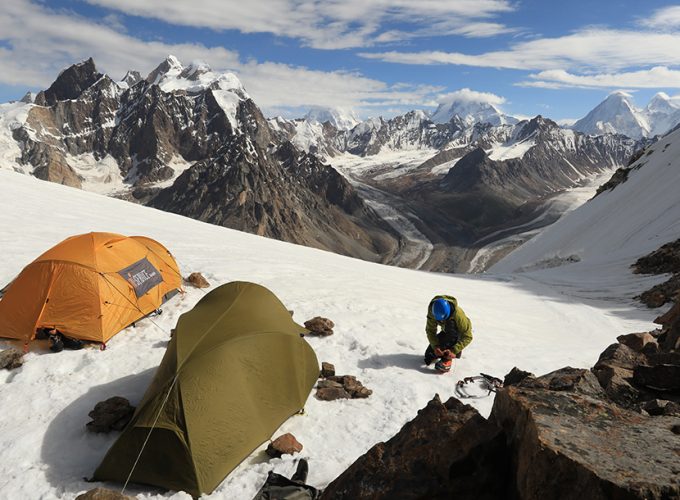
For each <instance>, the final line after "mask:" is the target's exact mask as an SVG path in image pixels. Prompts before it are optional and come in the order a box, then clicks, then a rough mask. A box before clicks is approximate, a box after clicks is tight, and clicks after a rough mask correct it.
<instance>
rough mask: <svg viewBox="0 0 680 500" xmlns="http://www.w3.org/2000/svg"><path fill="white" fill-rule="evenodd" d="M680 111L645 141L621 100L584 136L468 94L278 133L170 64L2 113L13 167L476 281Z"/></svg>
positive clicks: (257, 113) (202, 76) (3, 162)
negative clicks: (484, 264)
mask: <svg viewBox="0 0 680 500" xmlns="http://www.w3.org/2000/svg"><path fill="white" fill-rule="evenodd" d="M675 104H676V101H675V100H673V99H671V98H668V97H667V96H665V97H664V96H663V95H661V94H660V95H658V96H657V98H655V99H654V100H653V101H652V102H650V104H649V105H648V107H647V108H646V109H647V111H646V113H647V114H646V115H645V119H644V120H642V119H641V118H640V119H638V118H639V116H638V118H636V119H637V121H636V122H635V123H637V124H638V125H644V124H646V125H645V126H646V127H647V129H645V130H648V132H647V133H640V134H636V133H634V132H635V131H634V130H633V129H632V128H631V129H630V130H629V129H628V128H625V130H626V132H628V133H627V134H625V135H624V134H620V133H610V132H619V130H618V129H616V127H619V128H621V130H624V128H623V125H624V124H630V123H629V122H631V120H632V118H631V119H628V118H630V116H633V117H635V116H637V115H640V113H638V112H637V111H636V109H635V108H634V107H633V106H632V104H630V97H629V96H627V95H625V94H621V93H616V94H612V95H611V96H609V97H608V98H607V99H606V100H605V102H603V103H602V104H601V105H600V106H598V107H597V108H595V110H593V111H592V112H591V113H590V114H589V115H588V116H587V117H585V118H584V119H583V120H581V121H580V122H577V123H576V124H575V125H574V128H573V129H566V128H563V127H560V126H558V125H557V124H556V123H555V122H553V121H551V120H550V119H548V118H544V117H541V116H537V117H535V118H532V119H530V120H526V119H523V120H520V119H518V118H515V117H511V116H508V115H506V114H505V113H503V112H502V111H500V110H499V109H498V108H497V107H496V106H495V105H494V104H493V103H491V102H487V101H484V100H477V101H475V100H474V99H471V98H470V97H469V95H464V94H463V95H462V96H461V95H458V96H457V97H451V98H449V99H448V100H446V101H445V102H442V103H441V104H440V106H439V107H438V108H437V109H436V110H435V111H434V112H432V113H430V112H426V111H422V110H413V111H410V112H408V113H406V114H404V115H400V116H396V117H393V118H389V119H386V118H382V117H378V118H370V119H368V120H364V121H359V120H358V119H357V117H356V116H355V115H353V113H352V112H351V111H348V110H328V109H324V108H315V109H313V110H311V111H310V112H309V113H308V114H307V115H306V116H305V117H304V118H302V119H297V120H288V119H284V118H281V117H277V118H270V119H266V118H265V117H264V115H263V113H262V111H261V110H260V109H259V107H258V106H257V104H256V103H255V102H254V101H253V99H252V98H251V97H250V96H249V95H248V93H247V91H246V89H245V88H244V87H243V85H242V84H241V83H240V81H239V80H238V78H237V77H236V76H235V75H233V74H231V73H220V72H215V71H213V70H212V69H211V68H210V67H209V66H208V65H206V64H204V63H201V62H195V63H192V64H190V65H187V66H185V65H183V64H182V63H181V62H180V61H179V60H178V59H177V58H175V57H173V56H169V57H168V58H167V59H166V60H164V61H163V62H162V63H161V64H159V65H158V67H156V68H155V69H154V70H153V71H151V72H150V73H149V74H148V75H147V76H146V77H143V76H142V75H141V74H140V73H139V72H136V71H129V72H128V73H127V74H126V75H125V76H124V77H123V79H122V80H119V81H115V80H113V79H111V78H110V77H109V76H108V75H105V74H102V73H100V72H98V71H97V69H96V67H95V64H94V61H93V60H92V59H89V60H87V61H83V62H81V63H78V64H75V65H73V66H71V67H69V68H67V69H65V70H64V71H63V72H62V73H61V74H60V75H59V76H58V77H57V79H56V80H55V81H54V83H53V84H52V85H51V86H50V87H49V88H47V89H46V90H43V91H41V92H39V93H38V94H37V95H35V96H32V95H27V96H26V97H25V98H24V99H22V101H20V102H15V103H8V104H4V105H0V167H4V168H11V169H14V170H18V171H21V172H24V173H27V174H31V175H34V176H36V177H38V178H41V179H45V180H50V181H53V182H59V183H62V184H66V185H69V186H73V187H78V188H83V189H86V190H91V191H96V192H100V193H103V194H108V195H112V196H116V197H120V198H124V199H127V200H130V201H135V202H138V203H143V204H147V205H150V206H154V207H157V208H160V209H163V210H167V211H172V212H176V213H179V214H182V215H186V216H189V217H193V218H196V219H199V220H202V221H206V222H210V223H214V224H219V225H224V226H227V227H231V228H236V229H240V230H244V231H247V232H252V233H255V234H259V235H263V236H269V237H273V238H277V239H282V240H285V241H291V242H294V243H299V244H304V245H308V246H314V247H317V248H323V249H327V250H331V251H335V252H339V253H343V254H346V255H351V256H356V257H360V258H363V259H367V260H372V261H379V262H384V263H391V264H397V265H402V266H407V267H418V268H422V269H431V270H443V271H454V270H455V271H464V270H466V269H469V268H470V263H471V261H472V259H473V258H474V255H475V254H476V253H477V251H478V250H479V249H480V248H482V247H484V246H486V245H488V243H489V242H493V241H495V240H497V239H501V238H504V237H506V236H508V235H509V234H512V233H513V232H514V231H515V229H513V228H517V227H521V228H523V230H524V229H526V228H527V227H532V228H540V227H543V226H545V225H547V224H550V223H552V222H554V220H556V218H558V217H559V216H560V215H561V212H559V211H557V212H556V211H554V210H553V209H552V208H551V207H554V205H555V204H554V203H553V200H554V199H555V197H556V196H560V194H561V193H563V192H565V191H566V190H570V189H573V188H576V187H579V186H582V185H584V184H585V183H587V182H590V181H591V180H592V179H593V177H594V176H596V175H600V174H602V173H604V172H607V171H609V170H613V169H615V168H616V167H619V166H622V165H625V164H626V163H627V162H628V159H629V158H630V157H631V155H632V154H633V153H634V152H635V151H636V150H639V149H640V148H642V147H644V146H646V145H647V144H649V142H650V141H651V140H650V139H647V138H646V137H647V136H649V135H650V133H651V131H653V130H656V129H659V130H660V129H662V128H664V127H665V126H666V125H667V124H672V123H673V121H674V120H675V118H673V116H675V115H674V114H673V113H674V111H673V110H674V109H675V107H674V106H675ZM624 111H625V112H628V113H629V114H630V116H629V117H628V118H626V116H624V115H623V114H622V113H624ZM635 113H637V115H636V114H635ZM591 115H592V116H591ZM589 117H590V118H589ZM606 120H609V121H606ZM591 122H592V123H594V124H596V125H595V126H596V127H600V129H601V130H600V129H598V130H600V131H599V132H595V133H593V132H590V129H588V128H587V127H586V126H585V124H587V123H591ZM610 122H611V123H614V124H615V125H616V127H614V125H612V126H611V127H609V126H605V125H602V124H603V123H610ZM631 123H632V122H631ZM650 123H654V124H655V125H654V127H656V128H652V127H651V126H650ZM598 124H599V125H598ZM579 129H583V130H584V131H585V132H582V131H579ZM406 158H407V160H406ZM361 162H368V163H366V164H367V165H369V168H363V167H359V165H360V164H361ZM454 167H455V168H454ZM507 250H508V249H507V248H505V249H504V250H503V251H507ZM500 255H502V252H500V253H499V254H498V256H500ZM498 256H497V257H498ZM497 257H496V258H497ZM493 260H494V259H490V260H489V262H493Z"/></svg>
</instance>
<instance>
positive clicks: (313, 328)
mask: <svg viewBox="0 0 680 500" xmlns="http://www.w3.org/2000/svg"><path fill="white" fill-rule="evenodd" d="M334 326H335V323H333V322H332V321H331V320H330V319H328V318H322V317H321V316H316V317H314V318H312V319H310V320H307V321H305V328H306V329H307V330H309V332H310V333H311V334H312V335H318V336H320V337H328V336H329V335H333V327H334Z"/></svg>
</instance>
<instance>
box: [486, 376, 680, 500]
mask: <svg viewBox="0 0 680 500" xmlns="http://www.w3.org/2000/svg"><path fill="white" fill-rule="evenodd" d="M491 420H492V421H493V422H494V423H496V424H497V425H499V426H500V427H502V428H503V430H504V431H505V433H506V435H507V436H508V440H509V442H508V444H509V447H510V449H511V450H512V462H511V464H512V465H511V477H512V478H513V479H512V487H511V490H512V491H513V492H514V498H522V499H545V498H563V499H585V498H588V499H602V500H604V499H611V498H620V499H624V498H625V499H628V498H630V499H634V498H639V499H667V498H677V497H678V496H680V481H678V480H677V478H678V475H677V474H678V471H680V454H678V452H677V450H678V449H680V448H679V447H680V438H679V437H678V436H676V435H674V434H673V433H672V432H671V429H672V426H673V425H674V424H677V419H676V418H673V417H663V416H661V417H648V416H644V415H642V414H640V413H636V412H632V411H628V410H625V409H623V408H621V407H619V406H617V405H615V404H612V403H609V402H607V401H604V400H602V399H599V398H595V397H592V396H590V395H584V394H580V393H578V392H572V391H564V390H558V391H556V390H550V389H543V388H538V387H522V386H516V387H508V388H507V389H505V390H502V391H500V392H499V393H498V394H497V396H496V399H495V401H494V406H493V410H492V413H491Z"/></svg>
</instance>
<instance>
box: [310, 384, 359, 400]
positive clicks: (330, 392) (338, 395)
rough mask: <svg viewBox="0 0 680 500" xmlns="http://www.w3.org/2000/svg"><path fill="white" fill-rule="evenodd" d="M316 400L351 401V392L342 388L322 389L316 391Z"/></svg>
mask: <svg viewBox="0 0 680 500" xmlns="http://www.w3.org/2000/svg"><path fill="white" fill-rule="evenodd" d="M316 398H317V399H320V400H322V401H335V400H336V399H351V398H352V396H351V395H350V393H349V392H347V391H346V390H345V389H343V388H342V386H341V387H322V388H321V389H317V390H316Z"/></svg>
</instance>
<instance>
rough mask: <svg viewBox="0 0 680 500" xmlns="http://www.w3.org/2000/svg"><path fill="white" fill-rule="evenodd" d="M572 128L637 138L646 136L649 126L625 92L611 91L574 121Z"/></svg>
mask: <svg viewBox="0 0 680 500" xmlns="http://www.w3.org/2000/svg"><path fill="white" fill-rule="evenodd" d="M573 129H574V130H578V131H579V132H583V133H584V134H590V135H601V134H624V135H627V136H628V137H632V138H635V139H639V138H641V137H647V136H649V133H650V126H649V123H648V121H647V117H646V116H645V113H644V111H642V110H640V109H638V108H636V107H635V104H634V102H633V96H631V95H630V94H628V93H627V92H622V91H616V92H612V93H611V94H609V95H608V96H607V98H606V99H605V100H604V101H602V102H601V103H600V104H598V105H597V106H596V107H595V108H594V109H593V110H592V111H590V113H588V114H587V115H586V116H585V117H583V118H581V119H580V120H578V121H577V122H576V123H574V126H573Z"/></svg>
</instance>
